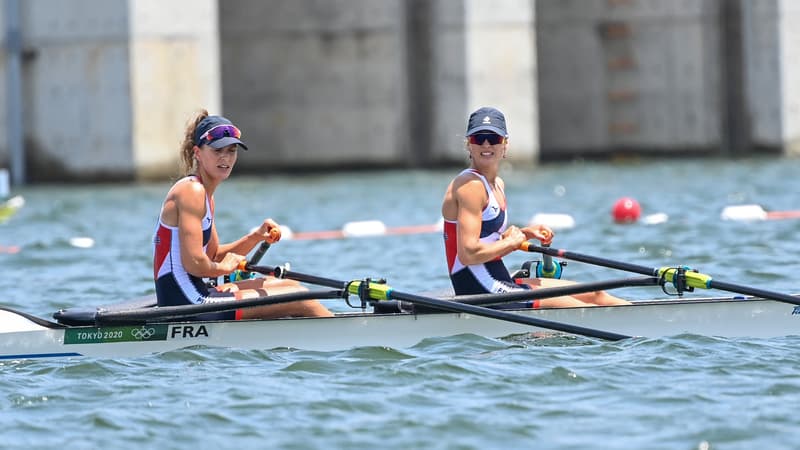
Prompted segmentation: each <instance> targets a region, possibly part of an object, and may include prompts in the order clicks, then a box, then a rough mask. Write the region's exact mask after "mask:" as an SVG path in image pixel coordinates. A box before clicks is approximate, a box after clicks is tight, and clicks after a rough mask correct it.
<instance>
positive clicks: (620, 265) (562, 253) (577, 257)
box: [520, 242, 658, 276]
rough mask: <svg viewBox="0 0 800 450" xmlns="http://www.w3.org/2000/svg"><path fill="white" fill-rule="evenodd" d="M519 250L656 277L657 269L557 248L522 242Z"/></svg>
mask: <svg viewBox="0 0 800 450" xmlns="http://www.w3.org/2000/svg"><path fill="white" fill-rule="evenodd" d="M520 249H521V250H524V251H527V252H535V253H541V254H543V255H550V256H557V257H559V258H565V259H571V260H573V261H578V262H584V263H587V264H594V265H596V266H603V267H608V268H611V269H619V270H625V271H628V272H633V273H640V274H642V275H650V276H658V269H653V268H651V267H645V266H640V265H638V264H631V263H626V262H622V261H614V260H611V259H606V258H600V257H597V256H589V255H584V254H581V253H575V252H570V251H567V250H562V249H557V248H551V247H542V246H539V245H534V244H531V243H530V242H524V243H523V244H522V247H520Z"/></svg>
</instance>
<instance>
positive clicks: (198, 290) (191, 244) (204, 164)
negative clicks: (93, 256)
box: [153, 110, 332, 320]
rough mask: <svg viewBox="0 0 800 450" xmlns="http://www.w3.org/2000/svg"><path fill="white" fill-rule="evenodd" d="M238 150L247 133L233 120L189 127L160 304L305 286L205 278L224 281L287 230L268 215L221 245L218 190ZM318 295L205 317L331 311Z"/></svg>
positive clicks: (168, 222)
mask: <svg viewBox="0 0 800 450" xmlns="http://www.w3.org/2000/svg"><path fill="white" fill-rule="evenodd" d="M239 148H242V149H245V150H247V145H245V144H244V142H242V141H241V132H240V131H239V129H238V128H237V127H236V126H234V125H233V124H232V123H231V121H230V120H228V119H226V118H224V117H221V116H210V115H209V114H208V111H205V110H203V111H201V113H200V114H199V115H198V116H197V117H196V118H195V119H194V120H192V121H191V122H190V123H189V124H188V125H187V127H186V130H185V133H184V138H183V144H182V146H181V159H182V162H183V166H184V169H185V174H186V175H185V176H184V177H183V178H181V179H180V180H178V181H177V182H176V183H175V184H174V185H173V186H172V188H170V190H169V192H168V193H167V196H166V199H165V200H164V203H163V205H162V207H161V213H160V215H159V219H158V226H157V229H156V233H155V237H154V244H155V253H154V260H153V269H154V276H155V284H156V297H157V298H158V304H159V305H160V306H174V305H188V304H198V303H208V302H219V301H231V300H241V299H245V298H254V297H262V296H265V295H267V293H269V294H273V295H274V294H282V293H288V292H297V291H304V290H306V289H305V288H304V287H303V286H301V285H300V284H299V283H297V282H295V281H292V280H279V279H276V278H273V277H266V278H256V279H251V280H245V281H239V282H236V283H226V284H222V285H219V286H217V287H216V288H209V287H208V286H207V285H206V283H205V282H204V281H203V277H209V278H217V277H220V276H222V275H226V274H229V273H231V272H233V271H234V270H236V269H237V268H238V266H239V263H240V262H241V261H244V260H245V257H244V256H243V255H246V254H247V253H248V252H249V251H250V250H252V249H253V247H255V246H256V245H258V244H259V243H260V242H262V241H278V240H280V228H279V227H278V224H277V223H276V222H275V221H274V220H272V219H265V220H264V221H263V222H262V223H261V224H260V225H259V227H258V228H256V229H255V230H254V231H252V232H250V233H248V234H247V235H245V236H243V237H241V238H239V239H238V240H236V241H234V242H231V243H229V244H222V243H220V242H219V237H218V236H217V227H216V224H215V223H214V191H215V190H216V189H217V187H218V186H219V185H220V183H222V182H223V181H224V180H226V179H227V178H228V176H230V174H231V170H233V166H234V165H235V164H236V159H237V156H238V151H239ZM331 315H332V314H331V312H330V311H328V309H327V308H325V307H324V306H323V305H322V304H320V303H319V302H318V301H316V300H307V301H300V302H293V303H285V304H278V305H269V306H261V307H255V308H246V309H241V310H232V311H225V312H221V313H211V314H204V315H203V316H200V318H202V319H203V320H232V319H251V318H273V317H286V316H331Z"/></svg>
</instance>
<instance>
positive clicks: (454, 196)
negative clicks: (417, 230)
mask: <svg viewBox="0 0 800 450" xmlns="http://www.w3.org/2000/svg"><path fill="white" fill-rule="evenodd" d="M466 138H467V142H466V147H467V152H469V158H470V167H469V168H468V169H465V170H464V171H462V172H461V173H459V174H458V176H456V178H455V179H453V181H452V182H451V183H450V185H449V186H448V187H447V191H446V192H445V194H444V201H443V203H442V217H443V218H444V243H445V252H446V256H447V265H448V268H449V270H450V280H451V282H452V283H453V289H454V290H455V293H456V295H466V294H484V293H502V292H509V291H517V290H522V289H531V288H534V289H535V288H538V287H556V286H563V285H566V284H574V282H571V281H567V280H559V279H549V278H545V279H539V278H536V279H525V280H520V282H515V281H514V280H512V279H511V275H510V274H509V273H508V269H507V268H506V266H505V264H503V260H502V257H503V256H505V255H507V254H509V253H511V252H513V251H514V250H517V249H518V248H519V247H520V245H521V244H522V243H523V242H525V241H526V240H528V239H538V240H540V241H542V243H544V244H549V243H550V241H551V240H552V239H553V235H554V234H553V230H551V229H550V228H549V227H547V226H546V225H532V226H529V227H525V228H518V227H516V226H514V225H510V226H509V225H508V214H507V210H506V197H505V193H504V184H503V180H502V179H501V178H500V177H499V176H498V171H499V168H500V161H501V160H502V159H503V158H505V157H506V151H507V149H508V132H507V130H506V119H505V116H504V115H503V113H502V112H500V111H499V110H497V109H496V108H491V107H483V108H480V109H478V110H476V111H475V112H473V113H472V114H470V116H469V121H468V122H467V134H466ZM627 303H628V302H627V301H625V300H622V299H619V298H617V297H613V296H611V295H609V294H607V293H605V292H602V291H598V292H588V293H585V294H577V295H575V296H564V297H555V298H549V299H541V300H536V301H535V302H534V304H533V307H535V308H538V307H571V306H594V305H620V304H627Z"/></svg>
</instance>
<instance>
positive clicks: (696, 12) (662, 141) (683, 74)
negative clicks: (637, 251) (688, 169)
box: [537, 0, 721, 157]
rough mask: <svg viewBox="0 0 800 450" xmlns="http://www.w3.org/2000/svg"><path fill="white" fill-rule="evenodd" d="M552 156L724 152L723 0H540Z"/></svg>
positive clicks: (544, 137) (545, 133)
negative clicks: (720, 20)
mask: <svg viewBox="0 0 800 450" xmlns="http://www.w3.org/2000/svg"><path fill="white" fill-rule="evenodd" d="M537 14H538V17H537V36H538V38H537V39H538V45H539V88H540V89H539V108H540V110H541V127H542V128H541V131H540V133H541V146H542V154H543V156H545V157H559V156H561V155H573V154H592V153H607V152H609V151H611V152H613V151H617V150H625V149H632V150H637V151H641V152H645V153H647V152H654V151H655V152H680V151H682V150H692V151H707V152H712V151H716V149H717V148H718V146H719V143H720V139H721V135H720V123H721V122H720V120H721V118H720V108H719V105H720V67H721V64H720V63H721V62H720V52H719V49H720V43H719V34H720V31H719V23H718V3H717V2H712V1H699V0H698V1H682V2H672V1H669V2H665V1H658V0H642V1H635V2H634V1H617V2H607V1H591V2H586V1H546V0H545V1H539V2H537Z"/></svg>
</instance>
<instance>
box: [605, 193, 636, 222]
mask: <svg viewBox="0 0 800 450" xmlns="http://www.w3.org/2000/svg"><path fill="white" fill-rule="evenodd" d="M611 215H613V216H614V222H617V223H633V222H636V221H637V220H639V216H641V215H642V207H641V206H639V202H637V201H636V200H634V199H632V198H630V197H622V198H621V199H619V200H617V201H616V202H615V203H614V207H613V208H612V209H611Z"/></svg>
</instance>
